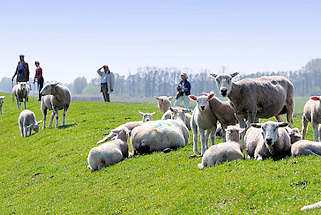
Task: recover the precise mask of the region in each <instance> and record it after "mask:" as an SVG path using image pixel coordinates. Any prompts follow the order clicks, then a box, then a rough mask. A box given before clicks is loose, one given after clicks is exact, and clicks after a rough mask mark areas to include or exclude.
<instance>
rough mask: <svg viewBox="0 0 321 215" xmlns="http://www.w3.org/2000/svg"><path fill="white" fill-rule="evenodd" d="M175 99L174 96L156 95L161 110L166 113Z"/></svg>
mask: <svg viewBox="0 0 321 215" xmlns="http://www.w3.org/2000/svg"><path fill="white" fill-rule="evenodd" d="M172 99H173V97H172V96H158V97H156V100H157V105H158V108H159V110H160V111H161V112H162V113H163V114H164V113H165V112H166V111H168V110H169V108H170V107H171V106H172V105H171V100H172Z"/></svg>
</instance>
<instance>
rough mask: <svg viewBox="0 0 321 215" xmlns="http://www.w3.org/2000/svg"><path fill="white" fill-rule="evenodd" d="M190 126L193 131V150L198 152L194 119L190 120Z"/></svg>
mask: <svg viewBox="0 0 321 215" xmlns="http://www.w3.org/2000/svg"><path fill="white" fill-rule="evenodd" d="M191 127H192V132H193V152H194V153H195V154H198V130H197V125H196V123H195V121H194V120H192V122H191Z"/></svg>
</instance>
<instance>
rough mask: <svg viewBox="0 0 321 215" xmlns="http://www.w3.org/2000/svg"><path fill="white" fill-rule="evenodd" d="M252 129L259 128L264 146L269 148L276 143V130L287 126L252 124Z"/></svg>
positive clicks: (277, 134)
mask: <svg viewBox="0 0 321 215" xmlns="http://www.w3.org/2000/svg"><path fill="white" fill-rule="evenodd" d="M251 125H252V126H253V127H256V128H261V130H262V136H263V140H264V143H265V145H266V146H267V147H268V148H269V147H270V146H273V145H274V143H275V142H276V141H278V139H279V131H278V128H280V127H286V126H288V123H287V122H271V121H269V122H266V123H263V124H261V123H252V124H251Z"/></svg>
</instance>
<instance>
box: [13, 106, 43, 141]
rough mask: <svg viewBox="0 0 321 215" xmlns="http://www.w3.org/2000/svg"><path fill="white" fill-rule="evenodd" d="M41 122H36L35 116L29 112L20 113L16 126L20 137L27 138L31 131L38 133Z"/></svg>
mask: <svg viewBox="0 0 321 215" xmlns="http://www.w3.org/2000/svg"><path fill="white" fill-rule="evenodd" d="M40 123H41V121H39V122H37V121H36V116H35V114H34V113H33V112H32V111H30V110H23V111H21V113H20V115H19V118H18V125H19V129H20V133H21V136H22V137H27V136H28V134H29V136H30V135H31V131H32V130H34V131H35V132H36V133H38V132H39V124H40Z"/></svg>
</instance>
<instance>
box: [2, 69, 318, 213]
mask: <svg viewBox="0 0 321 215" xmlns="http://www.w3.org/2000/svg"><path fill="white" fill-rule="evenodd" d="M236 75H237V73H234V74H231V75H228V74H220V75H217V74H211V76H212V77H213V78H214V79H215V80H216V83H217V86H218V89H219V91H220V93H221V95H222V96H223V97H227V98H228V99H229V101H221V100H220V99H219V98H217V97H215V95H214V93H209V94H206V93H204V94H203V95H201V96H197V97H196V96H193V95H190V96H189V98H190V99H191V100H193V101H195V102H196V103H197V105H196V107H195V108H194V110H193V111H192V112H193V113H192V115H191V114H190V112H191V111H190V110H188V109H185V108H181V107H172V106H171V99H172V97H167V96H160V97H157V98H156V99H157V102H158V107H159V109H160V111H161V112H162V113H163V116H162V118H161V120H155V121H154V120H152V116H153V115H154V114H155V112H154V113H142V112H140V114H141V115H142V117H143V120H142V121H134V122H127V123H125V124H123V125H120V126H118V127H117V128H115V129H113V130H111V132H110V134H108V135H107V136H106V137H104V138H103V139H102V140H100V141H98V142H97V144H101V145H99V146H97V147H94V148H92V149H91V150H90V152H89V154H88V168H89V169H91V170H92V171H95V170H99V169H101V168H104V167H107V166H110V165H113V164H116V163H118V162H121V161H122V160H124V159H125V158H128V157H131V156H135V155H137V154H148V153H151V152H154V151H164V152H169V151H171V150H173V149H177V148H179V147H184V146H185V145H186V144H188V140H189V130H191V131H192V133H193V152H194V154H193V155H191V157H196V156H197V154H199V147H198V140H199V136H198V135H200V142H201V150H200V155H199V156H200V157H202V162H201V163H200V164H198V167H199V168H200V169H203V168H204V167H209V166H213V165H216V164H220V163H223V162H226V161H232V160H236V159H244V156H243V150H244V151H245V153H246V155H245V159H250V158H253V159H255V160H264V159H268V158H272V159H275V160H278V159H282V158H287V157H289V156H302V155H315V156H321V142H319V141H320V133H321V126H320V127H319V124H320V123H321V97H320V96H319V97H317V96H313V97H311V99H310V100H309V101H308V102H307V103H306V104H305V106H304V113H303V116H302V136H301V134H300V132H299V129H298V128H292V124H293V118H292V117H293V110H294V94H293V92H294V87H293V84H292V83H291V82H290V81H289V80H288V79H286V78H284V77H280V76H269V77H261V78H251V79H250V78H248V79H243V80H240V81H238V82H233V80H232V78H233V77H235V76H236ZM29 90H30V87H29V85H28V83H25V82H24V83H18V84H17V85H16V86H15V87H14V88H13V94H14V95H15V96H16V99H17V105H18V109H19V110H20V102H24V107H25V109H26V102H27V101H28V93H29ZM41 95H42V100H41V110H42V113H43V128H45V127H46V116H47V110H48V109H49V110H53V113H52V115H51V119H50V123H49V126H51V125H52V122H53V118H54V116H56V127H58V110H62V109H64V113H63V125H65V116H66V112H67V110H68V108H69V106H70V102H71V95H70V92H69V90H68V89H67V88H66V87H64V86H61V85H59V84H57V83H55V84H47V85H46V86H45V87H44V88H43V89H42V91H41ZM3 100H4V98H3V97H0V112H1V113H2V103H3ZM282 114H286V116H287V117H286V118H287V122H283V121H282V118H281V115H282ZM270 117H275V118H276V119H277V121H278V122H272V121H267V122H265V123H259V120H260V119H265V118H270ZM246 122H248V124H246ZM309 122H311V123H312V127H313V133H314V138H315V142H313V141H309V140H304V139H305V136H306V131H307V126H308V123H309ZM40 123H41V121H39V122H37V121H36V118H35V115H34V113H33V112H31V111H29V110H24V111H22V112H21V114H20V116H19V119H18V124H19V127H20V132H21V135H22V136H24V137H25V136H27V135H28V134H29V135H30V134H31V130H32V129H33V130H34V131H35V132H38V130H39V124H40ZM218 123H219V124H218ZM218 130H221V133H222V134H221V135H222V137H223V143H219V144H215V138H216V135H217V133H218ZM129 137H130V144H131V148H132V152H131V153H130V152H129V146H128V139H129ZM209 139H211V143H212V146H211V147H209ZM108 140H110V141H108ZM240 140H241V144H240ZM106 141H108V142H106ZM105 142H106V143H105ZM315 205H316V206H315V207H320V203H317V204H315ZM312 208H313V207H312ZM302 209H311V207H309V206H307V207H304V208H302Z"/></svg>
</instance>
